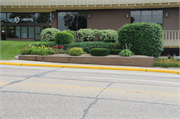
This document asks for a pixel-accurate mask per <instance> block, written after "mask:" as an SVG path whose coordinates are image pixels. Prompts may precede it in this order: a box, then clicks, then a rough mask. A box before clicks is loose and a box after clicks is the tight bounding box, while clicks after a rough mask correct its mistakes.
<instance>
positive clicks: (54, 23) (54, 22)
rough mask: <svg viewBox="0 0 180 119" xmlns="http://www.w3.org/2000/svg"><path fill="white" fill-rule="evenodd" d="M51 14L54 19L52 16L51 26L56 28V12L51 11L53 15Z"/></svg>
mask: <svg viewBox="0 0 180 119" xmlns="http://www.w3.org/2000/svg"><path fill="white" fill-rule="evenodd" d="M53 14H54V17H55V18H54V19H53V18H52V27H54V28H57V26H58V24H57V21H58V14H57V12H56V11H53V12H52V17H53Z"/></svg>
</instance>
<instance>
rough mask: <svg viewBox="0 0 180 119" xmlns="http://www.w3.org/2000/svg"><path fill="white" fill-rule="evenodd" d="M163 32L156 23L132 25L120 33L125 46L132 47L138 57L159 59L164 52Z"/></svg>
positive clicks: (119, 36)
mask: <svg viewBox="0 0 180 119" xmlns="http://www.w3.org/2000/svg"><path fill="white" fill-rule="evenodd" d="M162 37H163V30H162V27H161V26H160V25H158V24H156V23H145V22H141V23H132V24H126V25H124V26H123V27H122V28H121V29H120V30H119V33H118V40H119V42H120V43H121V44H123V45H130V46H131V50H132V51H133V52H134V53H135V54H137V55H147V56H154V57H158V56H159V55H160V54H161V52H162V51H163V40H162Z"/></svg>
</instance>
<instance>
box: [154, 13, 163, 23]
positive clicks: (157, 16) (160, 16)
mask: <svg viewBox="0 0 180 119" xmlns="http://www.w3.org/2000/svg"><path fill="white" fill-rule="evenodd" d="M152 17H153V21H152V22H155V23H157V24H160V25H162V24H163V11H162V10H153V16H152Z"/></svg>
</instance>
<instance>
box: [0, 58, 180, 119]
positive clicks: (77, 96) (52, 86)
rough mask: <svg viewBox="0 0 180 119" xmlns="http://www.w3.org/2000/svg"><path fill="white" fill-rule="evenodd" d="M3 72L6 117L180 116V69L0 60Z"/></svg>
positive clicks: (173, 118)
mask: <svg viewBox="0 0 180 119" xmlns="http://www.w3.org/2000/svg"><path fill="white" fill-rule="evenodd" d="M7 62H8V61H7ZM10 62H12V61H10ZM14 62H15V63H17V62H18V60H17V61H16V60H14ZM22 62H23V63H27V61H21V63H22ZM28 63H29V62H28ZM33 63H35V62H33ZM36 63H37V62H36ZM41 63H43V64H44V62H41ZM46 63H47V62H46ZM48 64H49V63H48ZM69 65H72V64H69ZM74 65H76V64H74ZM171 70H172V69H171ZM0 77H1V80H0V98H1V107H0V112H1V113H0V117H1V118H2V119H12V118H13V119H31V118H32V119H179V118H180V115H179V114H180V78H179V77H180V75H179V74H172V73H162V72H161V73H158V72H142V71H124V70H101V69H85V68H63V67H36V66H16V65H0Z"/></svg>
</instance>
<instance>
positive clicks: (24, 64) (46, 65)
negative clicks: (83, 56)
mask: <svg viewBox="0 0 180 119" xmlns="http://www.w3.org/2000/svg"><path fill="white" fill-rule="evenodd" d="M22 66H41V67H64V66H63V65H51V64H26V63H22Z"/></svg>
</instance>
